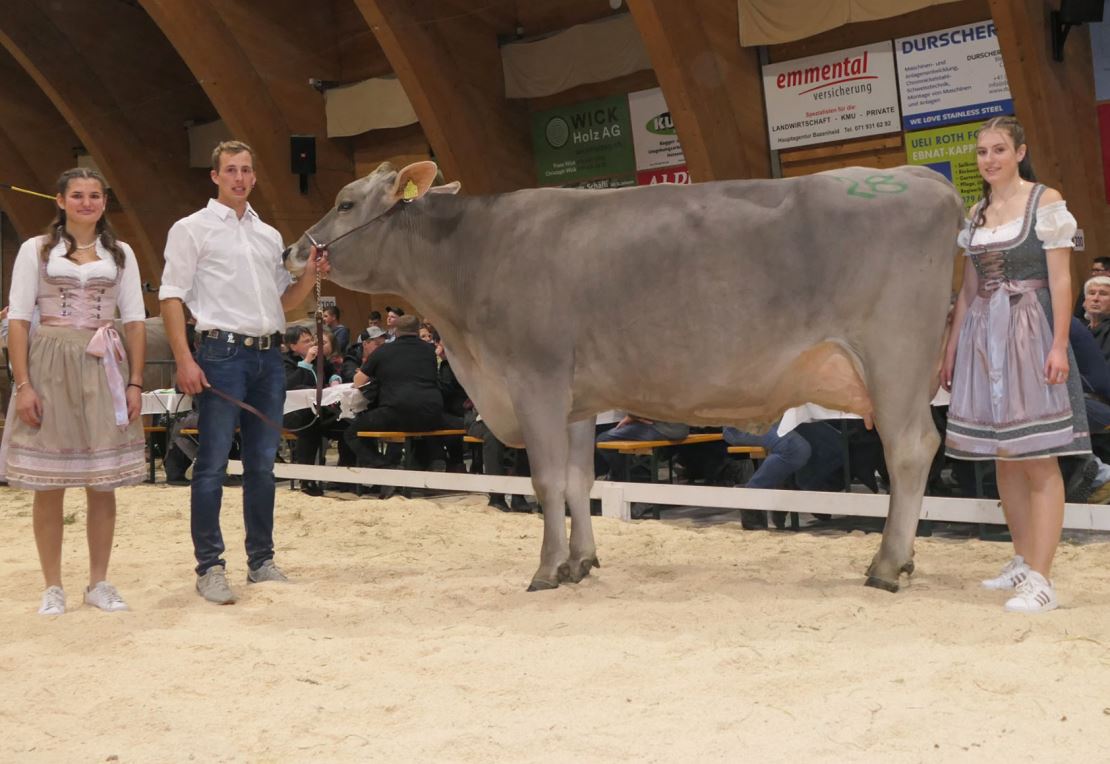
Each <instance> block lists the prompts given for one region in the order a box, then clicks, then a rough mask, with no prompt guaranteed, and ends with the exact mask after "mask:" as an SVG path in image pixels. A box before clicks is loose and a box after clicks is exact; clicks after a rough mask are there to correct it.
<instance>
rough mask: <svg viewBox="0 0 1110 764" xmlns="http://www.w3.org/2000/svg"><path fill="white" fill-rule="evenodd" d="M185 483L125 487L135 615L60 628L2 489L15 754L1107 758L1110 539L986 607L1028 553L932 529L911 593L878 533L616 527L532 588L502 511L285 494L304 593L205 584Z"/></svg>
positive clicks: (1067, 554) (293, 563)
mask: <svg viewBox="0 0 1110 764" xmlns="http://www.w3.org/2000/svg"><path fill="white" fill-rule="evenodd" d="M188 496H189V493H188V489H182V488H171V487H166V486H143V487H137V488H132V489H127V490H122V491H120V492H119V499H120V512H119V527H118V533H117V544H116V551H115V556H114V559H113V565H112V575H111V579H112V580H113V582H114V583H116V584H117V585H118V586H119V588H120V590H121V591H122V593H123V594H124V595H125V597H126V598H127V599H128V601H129V602H130V604H131V606H132V609H133V610H132V612H130V613H122V614H112V615H109V614H104V613H101V612H99V611H95V610H93V609H92V608H89V607H86V606H82V605H81V604H80V593H81V591H82V588H83V586H84V584H85V583H86V577H87V568H86V565H87V554H86V550H85V547H84V538H83V535H84V531H83V527H84V497H83V493H81V492H71V495H70V496H69V504H68V506H67V510H68V511H71V512H73V517H74V523H73V524H72V525H70V526H69V527H68V528H67V539H66V549H65V557H64V569H65V575H66V580H67V594H68V598H69V605H70V608H71V610H70V612H69V613H67V614H66V615H64V616H61V617H56V618H43V617H41V616H38V615H37V614H36V613H35V609H36V608H37V606H38V599H39V593H40V589H41V578H40V574H39V570H38V563H37V558H36V557H35V552H34V544H33V540H32V531H31V511H30V510H31V504H30V494H26V493H23V492H20V491H15V490H12V489H8V488H4V489H0V520H2V522H0V677H2V687H3V694H2V697H3V702H0V730H3V733H2V734H0V761H5V762H6V761H19V762H23V761H88V762H97V761H100V762H103V761H117V760H118V761H120V762H139V761H142V762H148V761H149V762H167V761H174V762H176V761H206V762H207V761H214V762H222V761H258V762H269V761H276V762H286V761H289V762H306V761H387V762H408V761H436V762H490V761H509V762H570V761H573V762H608V761H629V762H671V761H679V762H702V761H793V762H798V761H883V762H902V761H906V762H917V761H938V762H939V761H944V762H947V761H988V760H989V761H998V760H1006V761H1107V760H1110V633H1108V631H1110V576H1108V575H1107V571H1108V570H1110V544H1106V543H1099V542H1094V543H1084V544H1082V545H1079V544H1065V545H1064V546H1063V547H1061V551H1060V555H1059V557H1058V561H1057V570H1056V583H1057V586H1058V589H1059V591H1060V594H1061V599H1062V603H1063V607H1062V608H1061V609H1060V610H1059V611H1057V612H1055V613H1052V614H1049V615H1045V616H1038V617H1028V616H1019V615H1012V614H1006V613H1004V612H1003V611H1002V609H1001V604H1002V602H1003V601H1004V599H1005V596H1004V595H1003V594H999V593H992V592H987V591H983V590H981V589H979V588H978V585H977V583H978V580H979V579H980V578H982V577H984V576H988V575H993V574H994V573H995V572H996V571H997V569H998V568H999V566H1000V565H1001V564H1002V563H1003V562H1004V561H1005V560H1006V559H1007V558H1008V556H1009V553H1010V551H1009V547H1008V546H1007V545H1006V544H1002V543H997V542H995V543H992V542H982V541H978V540H952V539H938V538H933V539H919V540H918V544H917V563H918V566H917V567H918V571H917V573H916V574H915V575H914V576H913V578H912V581H911V582H910V583H909V584H908V585H907V586H905V587H904V588H903V591H902V592H901V593H899V594H896V595H891V594H888V593H885V592H881V591H876V590H874V589H868V588H865V587H863V586H862V585H861V584H862V581H863V576H862V574H863V571H864V569H865V567H866V565H867V563H868V561H869V559H870V557H871V556H872V554H873V553H874V551H875V549H876V548H877V545H878V536H877V535H874V534H868V535H865V534H863V533H861V532H855V533H847V534H842V533H836V534H831V535H830V534H816V533H807V532H802V533H787V532H766V531H757V532H751V531H742V530H741V529H740V528H739V525H738V524H736V523H728V524H715V525H711V526H699V525H697V524H695V523H691V522H689V521H679V522H671V521H668V522H662V523H661V522H657V521H641V522H633V523H621V522H619V521H615V520H610V519H607V518H605V519H603V518H595V519H594V528H595V532H596V534H597V538H598V547H599V554H600V557H601V562H602V565H603V566H604V567H602V568H601V569H600V570H599V571H596V572H595V575H594V576H593V577H591V578H590V579H588V580H586V581H585V582H583V583H581V584H579V585H574V586H563V587H561V588H560V589H558V590H556V591H551V592H542V593H533V594H528V593H526V592H525V591H524V588H525V585H526V583H527V581H528V580H529V578H530V577H531V575H532V572H533V571H534V569H535V565H536V563H537V560H538V553H539V539H540V533H541V522H540V521H539V519H538V518H537V517H536V516H529V515H522V514H502V513H500V512H497V511H495V510H492V509H490V508H489V507H487V506H486V504H485V500H484V497H482V496H474V497H463V498H459V497H454V498H449V499H437V500H435V501H431V500H411V501H409V500H405V499H401V498H394V499H390V500H389V501H377V500H371V499H357V500H356V499H354V498H353V497H352V498H330V497H325V498H312V497H308V496H305V495H303V494H301V493H299V492H291V491H289V490H288V489H287V488H283V487H279V489H278V510H277V512H278V518H277V534H276V535H277V540H278V558H277V559H278V562H279V563H280V564H281V565H282V566H284V568H285V569H286V570H287V572H288V573H289V574H290V575H291V576H292V577H293V578H294V579H295V581H294V582H293V583H291V584H288V585H274V584H266V585H259V586H251V587H249V588H248V587H247V586H246V585H244V584H243V583H242V582H243V578H244V575H245V572H246V570H245V562H244V555H243V552H242V525H241V518H240V516H239V515H240V507H241V492H240V491H239V490H237V489H229V490H228V492H227V496H226V499H225V512H224V519H225V524H224V528H225V535H226V537H227V542H228V547H229V549H230V550H231V551H230V553H229V555H228V562H229V565H228V571H229V576H230V578H231V580H232V582H233V584H234V585H235V586H236V587H237V588H238V590H239V592H240V594H241V599H240V601H239V603H238V604H236V605H234V606H229V607H216V606H213V605H210V604H208V603H205V602H203V601H202V600H201V599H200V598H199V597H198V596H197V595H196V594H195V593H194V591H193V582H194V578H193V575H192V571H191V568H192V564H193V563H192V550H191V544H190V541H189V530H188Z"/></svg>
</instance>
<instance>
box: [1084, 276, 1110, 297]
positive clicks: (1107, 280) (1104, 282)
mask: <svg viewBox="0 0 1110 764" xmlns="http://www.w3.org/2000/svg"><path fill="white" fill-rule="evenodd" d="M1093 286H1105V287H1110V276H1092V277H1091V278H1089V279H1087V281H1086V283H1084V284H1083V294H1087V290H1088V289H1090V288H1091V287H1093Z"/></svg>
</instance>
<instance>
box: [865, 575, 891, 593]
mask: <svg viewBox="0 0 1110 764" xmlns="http://www.w3.org/2000/svg"><path fill="white" fill-rule="evenodd" d="M863 585H864V586H873V587H875V588H876V589H882V590H883V591H887V592H896V591H898V582H897V581H887V580H885V579H882V578H878V577H877V576H868V577H867V580H866V581H864V582H863Z"/></svg>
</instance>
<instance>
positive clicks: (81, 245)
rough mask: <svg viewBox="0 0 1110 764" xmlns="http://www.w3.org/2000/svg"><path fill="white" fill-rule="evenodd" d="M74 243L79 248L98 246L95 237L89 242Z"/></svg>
mask: <svg viewBox="0 0 1110 764" xmlns="http://www.w3.org/2000/svg"><path fill="white" fill-rule="evenodd" d="M74 245H75V246H76V247H77V249H92V248H93V247H95V246H96V239H93V240H92V241H90V242H89V243H88V244H77V243H76V242H74Z"/></svg>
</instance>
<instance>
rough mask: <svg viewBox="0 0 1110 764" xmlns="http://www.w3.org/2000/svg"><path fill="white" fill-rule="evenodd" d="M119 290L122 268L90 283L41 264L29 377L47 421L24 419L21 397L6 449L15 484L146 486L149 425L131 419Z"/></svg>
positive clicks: (5, 465)
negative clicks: (144, 426)
mask: <svg viewBox="0 0 1110 764" xmlns="http://www.w3.org/2000/svg"><path fill="white" fill-rule="evenodd" d="M36 254H37V253H36ZM129 267H135V266H134V263H130V264H129ZM119 287H120V275H119V269H117V273H116V276H115V278H114V279H108V278H90V279H88V281H86V282H85V283H84V284H82V283H81V281H80V280H79V279H77V278H73V277H52V276H49V275H48V274H47V267H46V263H42V264H41V265H40V267H39V282H38V297H37V304H38V307H39V312H40V317H41V323H40V324H39V326H38V327H37V328H36V329H35V330H34V331H33V334H32V337H31V340H30V347H29V350H28V373H29V377H30V381H31V386H32V387H33V388H34V390H35V392H36V393H37V394H38V396H39V399H40V400H41V401H42V408H43V415H42V423H41V427H39V428H37V429H36V428H32V427H30V426H29V425H27V424H25V423H24V422H23V420H22V419H20V418H19V417H18V416H17V415H16V413H15V405H14V403H15V393H14V392H13V394H12V404H11V405H10V406H9V407H8V417H7V420H6V427H5V428H4V441H3V447H2V448H0V476H3V477H4V479H6V480H7V481H8V483H9V484H11V485H12V486H15V487H16V488H26V489H30V490H35V491H41V490H51V489H56V488H71V487H88V488H92V489H95V490H111V489H113V488H116V487H119V486H123V485H131V484H134V483H139V482H142V480H143V477H144V475H145V474H146V469H145V455H144V446H145V443H144V440H143V430H142V424H141V421H140V420H139V419H136V420H135V421H134V422H130V423H129V422H128V421H127V403H126V400H125V397H124V396H125V392H126V385H127V379H128V368H127V354H126V352H125V350H124V346H123V342H122V340H121V338H120V335H119V333H118V332H117V330H116V328H115V324H114V322H113V320H112V319H113V318H114V317H115V314H116V298H117V295H118V294H119Z"/></svg>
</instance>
